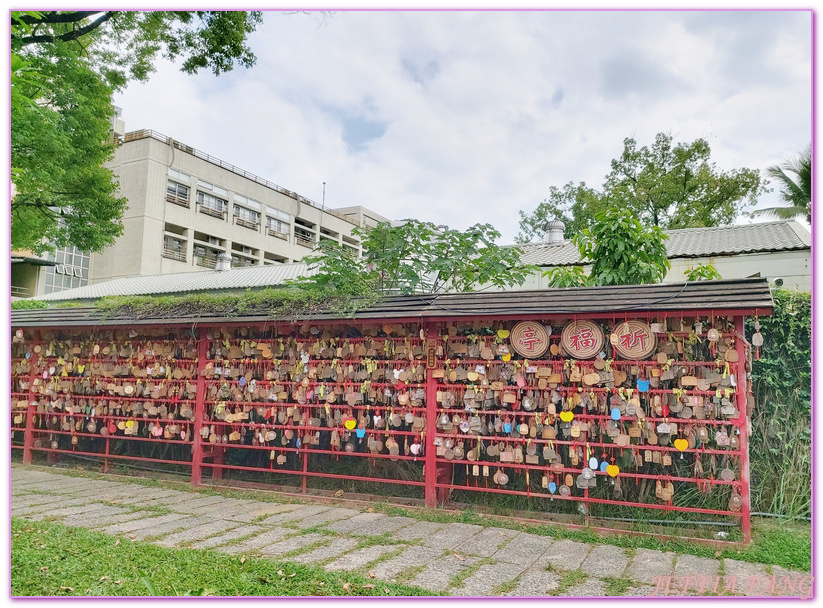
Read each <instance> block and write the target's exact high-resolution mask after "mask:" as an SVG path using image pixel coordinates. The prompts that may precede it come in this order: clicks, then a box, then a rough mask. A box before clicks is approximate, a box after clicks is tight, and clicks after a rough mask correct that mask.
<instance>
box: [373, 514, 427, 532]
mask: <svg viewBox="0 0 823 608" xmlns="http://www.w3.org/2000/svg"><path fill="white" fill-rule="evenodd" d="M416 521H417V520H416V519H414V518H412V517H403V516H398V517H384V518H382V519H380V520H379V521H375V522H374V523H373V524H372V525H370V526H369V530H368V534H369V536H380V535H381V534H386V533H388V532H395V531H396V530H399V529H400V528H405V527H406V526H411V525H412V524H414V523H415V522H416Z"/></svg>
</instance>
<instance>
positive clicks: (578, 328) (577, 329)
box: [560, 320, 604, 359]
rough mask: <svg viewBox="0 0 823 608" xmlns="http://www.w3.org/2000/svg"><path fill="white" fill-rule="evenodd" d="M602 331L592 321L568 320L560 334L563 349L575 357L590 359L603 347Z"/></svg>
mask: <svg viewBox="0 0 823 608" xmlns="http://www.w3.org/2000/svg"><path fill="white" fill-rule="evenodd" d="M603 341H604V338H603V332H602V331H601V329H600V326H599V325H597V323H594V322H593V321H587V320H583V321H569V322H568V323H566V326H565V327H564V328H563V331H562V332H561V334H560V344H561V345H562V346H563V349H564V350H565V351H566V352H567V353H569V355H571V356H572V357H574V358H575V359H591V358H592V357H594V356H595V355H597V354H598V353H599V352H600V351H601V350H602V349H603Z"/></svg>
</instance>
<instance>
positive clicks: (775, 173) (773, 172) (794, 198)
mask: <svg viewBox="0 0 823 608" xmlns="http://www.w3.org/2000/svg"><path fill="white" fill-rule="evenodd" d="M766 174H767V175H768V176H769V177H771V178H772V179H774V180H775V181H776V182H777V184H778V185H779V186H780V195H781V197H782V198H783V201H784V202H785V203H786V206H785V207H771V208H769V209H760V210H758V211H756V212H755V213H756V214H757V215H760V214H763V215H771V216H774V217H777V218H780V219H781V220H791V219H794V218H795V217H797V216H798V215H802V216H803V217H805V218H806V221H807V222H809V223H811V221H812V147H811V146H808V147H807V148H806V149H805V150H803V151H802V152H801V153H800V155H799V156H798V157H797V158H790V159H789V160H787V161H786V162H785V163H783V164H782V165H776V166H774V167H769V168H768V169H766Z"/></svg>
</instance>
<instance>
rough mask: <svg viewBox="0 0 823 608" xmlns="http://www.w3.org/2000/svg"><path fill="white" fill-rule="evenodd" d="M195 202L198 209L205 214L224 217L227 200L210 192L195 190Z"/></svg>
mask: <svg viewBox="0 0 823 608" xmlns="http://www.w3.org/2000/svg"><path fill="white" fill-rule="evenodd" d="M197 204H198V205H200V211H201V212H202V213H205V214H207V215H211V216H214V217H219V218H220V219H225V213H226V206H227V205H228V201H226V200H224V199H222V198H217V197H216V196H214V195H212V194H207V193H205V192H200V191H199V190H198V191H197Z"/></svg>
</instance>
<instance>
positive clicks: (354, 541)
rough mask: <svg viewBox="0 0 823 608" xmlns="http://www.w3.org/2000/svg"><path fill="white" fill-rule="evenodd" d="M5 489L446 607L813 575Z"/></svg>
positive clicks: (138, 534) (15, 505) (96, 494)
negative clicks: (451, 598) (410, 592)
mask: <svg viewBox="0 0 823 608" xmlns="http://www.w3.org/2000/svg"><path fill="white" fill-rule="evenodd" d="M11 481H12V485H11V514H12V516H16V517H24V518H27V519H31V520H52V521H56V522H60V523H63V524H65V525H69V526H77V527H84V528H93V529H95V530H98V531H101V532H103V533H105V534H111V535H113V536H119V537H123V538H125V539H131V540H142V541H146V542H151V543H154V544H157V545H161V546H164V547H188V548H195V549H213V550H216V551H222V552H225V553H229V554H233V555H246V556H249V557H252V556H256V557H261V558H264V559H266V558H269V559H277V560H280V561H292V562H297V563H304V564H314V565H318V566H321V567H324V568H326V569H327V570H330V571H342V572H357V573H359V574H362V575H364V576H368V577H373V578H376V579H378V580H386V581H395V582H404V583H409V584H412V585H417V586H419V587H422V588H423V589H427V590H430V591H435V592H441V593H448V594H451V595H459V596H489V595H503V596H536V595H561V596H603V595H624V596H649V595H702V594H704V593H705V592H706V591H709V592H710V591H715V592H716V593H720V594H722V593H723V592H724V591H727V590H730V589H732V588H733V589H734V591H735V594H736V595H770V594H773V595H803V593H804V592H807V591H808V589H809V579H808V577H809V574H808V573H802V572H789V571H786V570H783V569H782V568H780V567H779V566H773V567H769V566H766V565H761V564H750V563H747V562H742V561H737V560H732V559H722V560H721V559H707V558H700V557H694V556H691V555H678V554H675V553H668V552H663V551H652V550H649V549H636V550H631V549H622V548H620V547H615V546H613V545H593V544H588V543H582V542H576V541H571V540H554V539H552V538H551V537H548V536H539V535H534V534H526V533H524V532H518V531H515V530H508V529H504V528H495V527H483V526H477V525H469V524H462V523H448V524H446V523H433V522H426V521H418V520H416V519H414V518H412V517H389V516H387V515H385V514H382V513H370V512H360V511H358V510H355V509H351V508H341V507H333V506H329V505H315V504H296V503H272V502H257V501H254V500H240V499H236V498H224V497H221V496H212V495H203V494H200V493H197V492H185V491H176V490H167V489H162V488H150V487H145V486H142V485H139V484H131V483H123V482H119V481H107V480H100V479H86V478H82V477H73V476H68V475H64V474H61V473H60V472H59V471H54V472H52V471H43V470H38V469H32V468H27V467H22V466H20V465H13V466H12V470H11ZM799 581H800V582H799ZM787 584H791V585H792V587H793V590H792V591H789V590H788V589H787ZM754 585H757V587H756V588H755V587H754Z"/></svg>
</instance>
